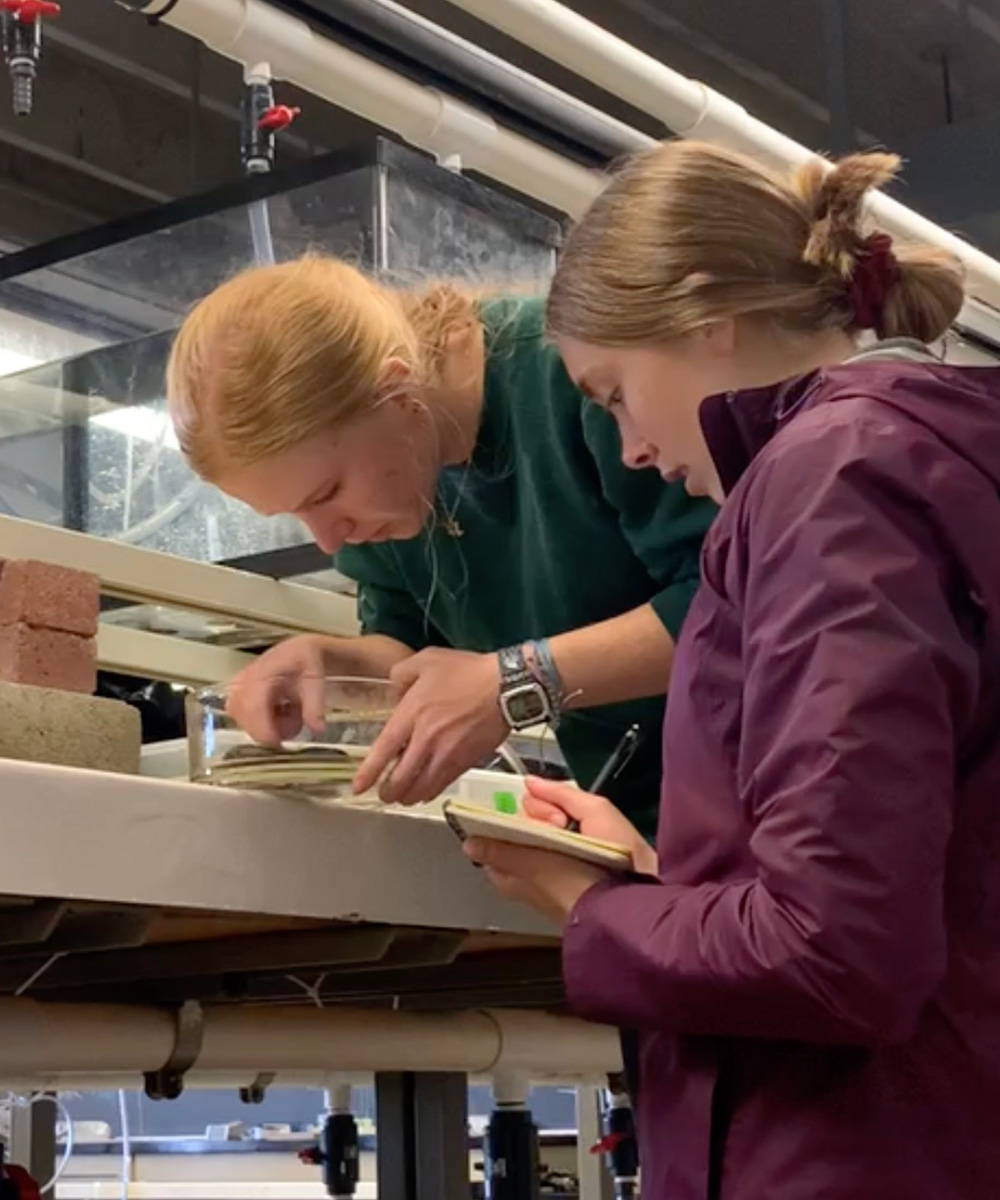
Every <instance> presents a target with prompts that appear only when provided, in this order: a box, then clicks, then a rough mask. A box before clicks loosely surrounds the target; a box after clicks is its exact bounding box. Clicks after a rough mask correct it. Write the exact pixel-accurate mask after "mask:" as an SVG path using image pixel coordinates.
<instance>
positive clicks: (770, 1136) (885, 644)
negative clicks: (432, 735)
mask: <svg viewBox="0 0 1000 1200" xmlns="http://www.w3.org/2000/svg"><path fill="white" fill-rule="evenodd" d="M702 424H703V427H704V430H705V434H706V437H707V439H708V442H709V446H710V448H711V450H712V454H713V457H714V458H715V461H716V463H717V465H718V467H719V471H720V475H721V477H722V480H723V484H724V486H725V487H726V489H727V492H728V493H729V495H728V499H727V501H726V504H725V505H724V506H723V508H722V511H721V513H720V515H719V518H718V520H717V522H716V524H715V526H714V527H713V529H712V530H711V532H710V533H709V536H708V539H707V541H706V543H705V547H704V553H703V562H702V578H703V584H702V588H701V591H700V592H699V594H698V596H697V597H696V599H695V601H694V604H693V607H692V608H691V611H690V615H689V617H688V619H687V623H686V624H685V627H684V631H683V635H682V638H681V642H680V645H679V647H678V651H677V657H676V661H675V664H674V670H673V674H672V678H671V684H670V700H669V704H668V708H667V718H666V724H665V726H664V778H663V796H662V802H661V808H660V824H659V838H658V846H657V848H658V853H659V866H660V875H661V877H660V880H659V881H658V882H654V881H652V880H650V881H648V882H642V881H638V882H637V881H634V880H632V881H618V882H609V883H607V884H600V885H598V886H597V887H596V888H593V889H592V890H591V891H590V892H588V893H587V894H586V895H585V896H584V898H583V899H582V900H581V902H580V903H579V905H578V906H577V908H576V910H575V912H574V914H573V916H572V918H571V921H570V924H569V927H568V928H567V931H566V937H565V943H564V974H565V978H566V984H567V989H568V993H569V997H570V1000H571V1003H572V1005H573V1007H574V1008H575V1009H576V1011H577V1012H579V1013H580V1014H581V1015H583V1016H585V1017H588V1018H591V1019H593V1020H596V1021H604V1022H608V1023H611V1024H615V1025H618V1026H622V1027H627V1028H631V1029H634V1030H636V1031H638V1033H639V1038H640V1056H639V1099H638V1106H637V1107H638V1114H637V1119H638V1126H639V1132H640V1143H641V1153H642V1162H643V1196H644V1197H645V1200H706V1197H712V1198H719V1200H991V1198H994V1197H1000V371H998V370H992V369H981V368H957V367H948V366H939V365H936V364H923V363H899V362H881V363H878V362H876V363H867V364H862V363H858V364H848V365H845V366H843V367H839V368H836V369H833V370H830V371H827V372H822V373H819V374H814V375H811V376H809V377H807V378H804V379H800V380H796V381H794V382H792V383H789V384H785V385H783V386H781V387H779V388H773V389H766V390H764V391H759V392H746V393H741V394H738V395H735V396H729V397H716V398H713V399H711V400H709V401H706V403H705V405H704V406H703V409H702Z"/></svg>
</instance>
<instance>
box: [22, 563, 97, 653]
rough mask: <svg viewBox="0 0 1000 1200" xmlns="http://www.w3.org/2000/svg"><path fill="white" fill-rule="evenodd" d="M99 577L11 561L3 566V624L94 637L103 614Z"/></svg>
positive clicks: (46, 565) (47, 565)
mask: <svg viewBox="0 0 1000 1200" xmlns="http://www.w3.org/2000/svg"><path fill="white" fill-rule="evenodd" d="M100 607H101V603H100V588H99V586H98V580H97V576H96V575H91V574H90V573H89V572H87V571H73V570H71V569H70V568H69V567H57V566H54V565H53V564H51V563H44V562H33V561H31V560H28V559H10V560H8V561H7V562H5V563H3V565H2V566H0V625H18V624H21V625H31V626H32V627H33V628H35V629H59V630H62V631H63V632H64V633H75V634H79V636H80V637H93V636H94V635H95V634H96V633H97V619H98V616H99V614H100Z"/></svg>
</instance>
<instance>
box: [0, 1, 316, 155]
mask: <svg viewBox="0 0 1000 1200" xmlns="http://www.w3.org/2000/svg"><path fill="white" fill-rule="evenodd" d="M0 3H2V0H0ZM299 111H300V110H299V109H297V108H291V107H290V106H289V105H287V104H275V102H274V89H273V88H272V87H271V83H270V81H269V80H266V79H260V78H258V79H253V80H251V81H250V82H248V83H247V84H246V86H245V87H244V89H243V109H242V120H241V122H240V126H241V127H240V157H241V158H242V160H243V168H244V170H245V171H246V173H247V174H248V175H260V174H264V173H266V172H267V171H270V170H271V168H272V167H273V166H274V154H275V136H276V135H277V134H278V133H280V132H281V131H282V130H283V129H287V128H288V126H289V125H291V123H292V122H293V121H294V120H295V118H296V117H297V116H298V115H299Z"/></svg>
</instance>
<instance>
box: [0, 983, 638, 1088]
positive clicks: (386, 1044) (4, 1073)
mask: <svg viewBox="0 0 1000 1200" xmlns="http://www.w3.org/2000/svg"><path fill="white" fill-rule="evenodd" d="M185 1019H186V1020H187V1021H188V1022H190V1020H191V1018H190V1015H188V1016H187V1017H186V1018H185ZM197 1022H198V1031H197V1032H198V1035H199V1036H198V1037H197V1038H196V1039H194V1041H195V1045H196V1048H197V1053H196V1054H194V1056H193V1058H190V1062H189V1066H188V1069H189V1070H192V1071H195V1072H197V1073H198V1074H201V1073H206V1074H215V1075H217V1076H223V1077H225V1076H236V1075H239V1074H241V1073H243V1072H257V1071H267V1072H271V1071H273V1072H276V1073H279V1074H280V1073H282V1072H290V1073H292V1074H296V1073H308V1074H312V1073H317V1074H322V1073H324V1072H328V1073H337V1074H339V1075H341V1076H344V1075H351V1074H353V1073H355V1072H373V1071H376V1072H377V1071H461V1072H464V1073H467V1074H470V1075H491V1074H494V1073H496V1072H510V1073H513V1074H520V1075H525V1076H527V1077H529V1078H531V1079H533V1080H541V1079H546V1078H550V1077H554V1078H559V1079H597V1078H601V1077H602V1076H604V1075H606V1074H607V1073H608V1072H609V1071H616V1070H620V1064H621V1056H620V1053H619V1049H618V1037H617V1034H616V1033H615V1032H614V1031H613V1030H611V1029H606V1028H604V1027H603V1026H595V1025H589V1024H586V1023H585V1022H583V1021H578V1020H575V1019H574V1018H571V1017H559V1016H554V1015H551V1014H549V1013H544V1012H532V1011H518V1010H467V1011H459V1012H442V1013H414V1012H394V1011H391V1010H387V1009H361V1008H346V1007H344V1008H341V1007H334V1008H323V1009H313V1008H298V1007H296V1008H291V1007H275V1008H254V1007H244V1006H240V1005H220V1006H213V1007H210V1008H205V1009H203V1010H198V1013H197ZM177 1031H178V1017H177V1014H176V1013H175V1012H174V1011H172V1010H171V1009H168V1008H153V1007H143V1006H140V1005H134V1006H133V1005H103V1004H80V1005H76V1004H74V1005H67V1004H41V1003H36V1002H34V1001H30V1000H2V1001H0V1078H3V1079H26V1078H32V1077H36V1076H39V1075H57V1076H77V1077H86V1076H94V1075H99V1076H108V1075H117V1076H135V1075H137V1074H145V1073H146V1072H156V1071H159V1070H160V1069H161V1068H163V1067H164V1065H165V1064H167V1063H169V1061H170V1059H171V1058H172V1056H173V1054H174V1047H175V1043H176V1041H177V1037H178V1033H177Z"/></svg>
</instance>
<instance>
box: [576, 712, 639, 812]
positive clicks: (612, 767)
mask: <svg viewBox="0 0 1000 1200" xmlns="http://www.w3.org/2000/svg"><path fill="white" fill-rule="evenodd" d="M641 741H642V730H641V729H640V728H639V726H638V725H630V726H629V727H628V729H626V730H625V733H624V734H623V735H622V739H621V741H620V742H619V743H618V745H617V746H615V748H614V750H612V751H611V754H610V755H609V756H608V760H607V762H606V763H605V764H604V766H603V767H601V769H600V770H599V771H598V772H597V774H596V775H595V776H594V782H593V783H592V784H591V785H590V791H591V792H594V793H596V794H597V795H600V791H601V788H602V787H604V785H605V784H606V783H607V782H608V781H609V780H612V779H615V778H616V777H617V776H618V775H620V774H621V773H622V771H624V770H625V768H626V767H627V766H628V764H629V762H630V761H631V759H632V755H633V754H635V752H636V750H637V749H638V748H639V743H640V742H641ZM566 831H567V833H579V832H580V822H579V821H578V820H577V819H576V818H575V817H570V819H569V821H567V823H566Z"/></svg>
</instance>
